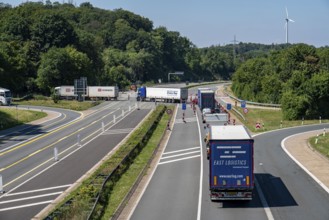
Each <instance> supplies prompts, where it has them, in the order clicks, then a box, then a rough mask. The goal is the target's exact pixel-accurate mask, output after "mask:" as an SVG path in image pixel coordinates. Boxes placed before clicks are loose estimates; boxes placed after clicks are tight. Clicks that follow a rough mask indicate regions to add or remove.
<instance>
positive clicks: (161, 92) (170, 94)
mask: <svg viewBox="0 0 329 220" xmlns="http://www.w3.org/2000/svg"><path fill="white" fill-rule="evenodd" d="M187 98H188V91H187V88H160V87H144V86H142V87H140V88H138V93H137V101H153V102H154V101H163V102H172V103H174V102H185V101H186V100H187Z"/></svg>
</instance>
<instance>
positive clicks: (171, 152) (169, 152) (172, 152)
mask: <svg viewBox="0 0 329 220" xmlns="http://www.w3.org/2000/svg"><path fill="white" fill-rule="evenodd" d="M194 149H200V146H199V147H191V148H187V149H183V150H175V151H168V152H165V153H163V154H162V155H166V154H174V153H178V152H182V151H189V150H194Z"/></svg>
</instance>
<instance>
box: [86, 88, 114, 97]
mask: <svg viewBox="0 0 329 220" xmlns="http://www.w3.org/2000/svg"><path fill="white" fill-rule="evenodd" d="M87 91H88V94H87V97H88V98H89V99H91V100H98V99H105V100H111V99H113V100H117V98H118V96H119V88H118V87H117V86H88V89H87Z"/></svg>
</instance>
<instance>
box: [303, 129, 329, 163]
mask: <svg viewBox="0 0 329 220" xmlns="http://www.w3.org/2000/svg"><path fill="white" fill-rule="evenodd" d="M316 139H318V140H317V143H316ZM308 141H309V144H310V146H311V147H313V148H314V149H315V150H317V151H318V152H319V153H321V154H322V155H324V156H326V157H327V158H328V159H329V134H328V133H326V134H325V136H323V134H319V136H315V137H312V138H310V139H309V140H308Z"/></svg>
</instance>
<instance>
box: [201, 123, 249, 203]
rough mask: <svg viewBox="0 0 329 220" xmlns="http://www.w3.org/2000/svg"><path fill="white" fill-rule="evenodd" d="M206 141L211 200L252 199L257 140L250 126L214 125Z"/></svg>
mask: <svg viewBox="0 0 329 220" xmlns="http://www.w3.org/2000/svg"><path fill="white" fill-rule="evenodd" d="M205 141H206V144H207V148H208V155H209V190H210V198H211V200H251V199H252V193H253V189H254V160H253V152H254V150H253V146H254V140H253V139H252V137H251V136H250V134H249V133H248V131H247V130H246V128H245V127H244V126H242V125H237V126H223V125H217V126H210V128H209V133H208V135H207V138H205Z"/></svg>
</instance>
